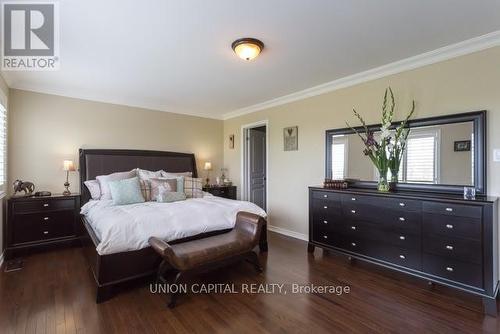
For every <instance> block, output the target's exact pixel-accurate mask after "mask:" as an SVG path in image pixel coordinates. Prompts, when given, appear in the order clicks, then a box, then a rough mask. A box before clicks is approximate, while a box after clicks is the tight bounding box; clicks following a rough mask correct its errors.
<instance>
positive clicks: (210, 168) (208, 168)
mask: <svg viewBox="0 0 500 334" xmlns="http://www.w3.org/2000/svg"><path fill="white" fill-rule="evenodd" d="M203 169H204V170H206V171H207V178H206V182H207V183H206V186H207V187H208V186H209V185H210V178H209V176H210V171H211V170H212V163H211V162H209V161H207V162H205V166H204V167H203Z"/></svg>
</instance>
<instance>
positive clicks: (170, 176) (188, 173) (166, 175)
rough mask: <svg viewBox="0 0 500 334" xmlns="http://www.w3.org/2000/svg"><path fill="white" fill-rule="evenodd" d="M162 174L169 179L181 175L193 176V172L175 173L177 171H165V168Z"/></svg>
mask: <svg viewBox="0 0 500 334" xmlns="http://www.w3.org/2000/svg"><path fill="white" fill-rule="evenodd" d="M161 176H162V177H167V178H169V179H173V178H175V177H179V176H189V177H192V176H193V172H181V173H175V172H165V171H164V170H162V171H161Z"/></svg>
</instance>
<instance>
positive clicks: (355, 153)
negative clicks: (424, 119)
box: [330, 121, 474, 186]
mask: <svg viewBox="0 0 500 334" xmlns="http://www.w3.org/2000/svg"><path fill="white" fill-rule="evenodd" d="M473 129H474V126H473V122H472V121H471V122H462V123H451V124H442V125H434V126H426V127H415V128H412V129H411V130H410V134H409V136H408V141H407V148H406V152H405V154H404V156H403V159H402V163H401V168H400V173H399V182H400V183H417V184H449V185H463V186H471V185H474V179H473V178H474V134H473V131H474V130H473ZM377 137H378V136H377V132H375V138H377ZM377 139H378V138H377ZM330 149H331V160H332V161H331V175H332V178H333V179H357V180H363V181H377V180H378V172H377V170H376V169H375V168H374V166H373V164H372V163H371V161H370V159H369V158H368V157H367V156H365V155H364V153H363V150H364V149H365V146H364V144H363V142H362V141H361V139H360V138H359V137H358V135H356V134H346V135H333V136H332V141H331V148H330ZM388 178H389V179H390V175H389V177H388Z"/></svg>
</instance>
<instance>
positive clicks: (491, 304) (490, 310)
mask: <svg viewBox="0 0 500 334" xmlns="http://www.w3.org/2000/svg"><path fill="white" fill-rule="evenodd" d="M483 307H484V313H485V314H487V315H491V316H492V317H496V316H497V315H498V309H497V300H496V299H495V298H487V297H483Z"/></svg>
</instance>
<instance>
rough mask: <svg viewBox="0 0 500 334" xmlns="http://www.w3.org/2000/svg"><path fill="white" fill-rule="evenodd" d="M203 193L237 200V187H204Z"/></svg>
mask: <svg viewBox="0 0 500 334" xmlns="http://www.w3.org/2000/svg"><path fill="white" fill-rule="evenodd" d="M203 191H206V192H207V193H211V194H212V195H214V196H219V197H224V198H229V199H236V186H209V187H203Z"/></svg>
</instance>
